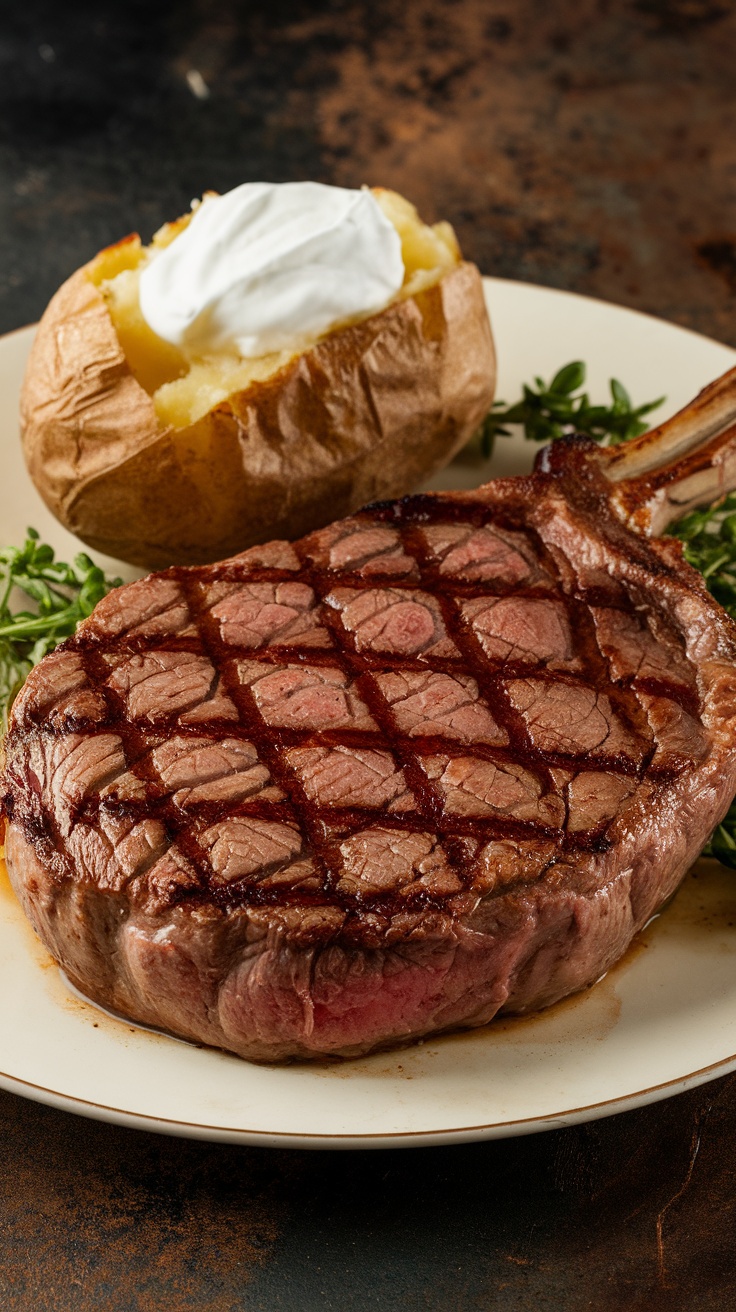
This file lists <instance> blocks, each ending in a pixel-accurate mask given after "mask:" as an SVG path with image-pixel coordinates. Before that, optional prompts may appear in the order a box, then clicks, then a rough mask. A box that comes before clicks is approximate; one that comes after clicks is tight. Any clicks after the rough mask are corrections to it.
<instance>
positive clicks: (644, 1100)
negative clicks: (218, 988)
mask: <svg viewBox="0 0 736 1312" xmlns="http://www.w3.org/2000/svg"><path fill="white" fill-rule="evenodd" d="M180 1041H181V1040H180ZM212 1051H213V1052H217V1051H218V1049H216V1048H213V1049H212ZM733 1070H736V1054H733V1055H731V1056H729V1057H723V1058H721V1059H720V1060H719V1061H717V1062H712V1063H711V1064H710V1065H708V1066H703V1067H701V1068H700V1069H699V1070H696V1071H691V1072H690V1073H689V1074H688V1075H682V1076H678V1077H676V1078H675V1079H672V1080H665V1081H663V1083H662V1084H653V1085H651V1086H649V1087H648V1088H646V1089H639V1090H637V1091H636V1092H635V1093H627V1094H621V1095H620V1096H619V1097H618V1098H607V1099H604V1100H603V1101H602V1102H596V1103H588V1104H585V1105H583V1106H581V1107H575V1108H571V1109H569V1110H567V1111H560V1112H550V1113H549V1114H548V1115H545V1116H530V1117H527V1118H525V1119H521V1120H518V1121H490V1122H487V1123H484V1124H481V1125H462V1126H456V1127H455V1128H453V1129H449V1130H397V1131H394V1132H393V1133H390V1134H387V1133H378V1132H376V1133H369V1134H362V1135H355V1134H334V1135H328V1134H310V1133H309V1132H308V1131H306V1132H305V1131H294V1130H277V1131H274V1130H253V1129H241V1128H237V1127H233V1126H220V1125H206V1124H205V1123H204V1122H201V1121H182V1120H176V1119H174V1118H169V1117H164V1116H150V1115H146V1114H145V1113H143V1112H131V1111H124V1110H123V1109H122V1108H119V1107H111V1106H108V1105H107V1104H105V1103H99V1102H92V1101H90V1100H88V1099H86V1098H79V1097H74V1096H72V1095H71V1094H64V1093H57V1091H56V1090H55V1089H47V1088H46V1087H45V1086H44V1085H41V1084H35V1083H34V1082H33V1081H31V1080H23V1079H21V1078H20V1077H19V1076H14V1075H7V1074H6V1072H5V1071H0V1089H3V1090H5V1092H7V1093H15V1094H18V1095H19V1096H20V1097H24V1098H26V1099H28V1100H29V1101H31V1102H37V1103H40V1104H41V1105H42V1106H46V1107H51V1108H53V1109H55V1110H57V1111H65V1112H73V1113H76V1115H78V1116H83V1117H84V1118H85V1119H87V1120H94V1121H99V1122H101V1123H102V1124H108V1125H119V1126H122V1127H123V1128H125V1129H133V1130H145V1131H147V1132H148V1133H152V1134H165V1135H168V1136H170V1137H172V1138H182V1139H199V1140H203V1141H205V1142H210V1143H242V1144H246V1145H249V1146H252V1147H273V1148H285V1149H286V1148H303V1149H308V1150H331V1149H343V1150H346V1151H355V1150H357V1149H363V1148H364V1149H366V1150H369V1149H383V1148H421V1147H426V1148H440V1147H448V1146H451V1145H452V1144H453V1143H475V1142H478V1143H480V1142H482V1141H483V1140H488V1139H513V1138H516V1137H522V1136H525V1135H528V1134H541V1133H544V1132H545V1131H546V1130H559V1129H564V1128H566V1127H567V1126H572V1125H581V1124H586V1123H587V1122H588V1121H594V1120H603V1119H604V1118H605V1117H606V1116H613V1115H616V1114H617V1110H616V1109H617V1106H618V1104H622V1105H621V1106H618V1112H619V1113H620V1112H625V1111H636V1110H637V1108H640V1107H647V1106H650V1105H651V1104H653V1103H657V1102H663V1101H665V1099H667V1098H668V1097H674V1096H676V1095H677V1094H678V1093H686V1092H687V1091H688V1090H689V1089H693V1088H697V1087H698V1085H700V1084H708V1083H709V1082H710V1081H711V1080H714V1079H718V1077H719V1075H728V1074H731V1073H732V1071H733ZM29 1090H30V1091H32V1092H29Z"/></svg>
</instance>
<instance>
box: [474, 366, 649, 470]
mask: <svg viewBox="0 0 736 1312" xmlns="http://www.w3.org/2000/svg"><path fill="white" fill-rule="evenodd" d="M585 377H586V368H585V365H584V364H583V362H582V360H573V361H572V363H571V364H566V365H564V366H563V368H562V369H558V371H557V373H556V374H555V376H554V378H553V379H552V382H551V383H545V382H544V380H543V379H542V378H535V379H534V385H533V386H532V385H531V384H524V386H523V388H522V396H521V399H520V400H519V401H516V402H515V403H514V404H513V405H507V404H506V402H505V401H496V402H495V403H494V406H493V409H492V410H491V411H490V413H489V414H488V415H487V417H486V418H485V419H484V421H483V423H482V425H481V427H480V430H479V432H478V433H477V434H476V436H475V438H473V439H471V442H472V448H471V449H472V450H473V451H477V453H478V454H479V455H481V456H482V457H483V458H484V459H488V458H489V457H490V456H491V455H492V453H493V447H494V443H495V441H496V438H497V437H510V436H511V433H510V432H509V425H511V424H520V425H521V427H522V428H523V430H524V437H526V438H528V439H529V441H530V442H554V441H555V440H556V439H557V438H560V437H567V436H569V435H570V434H571V433H585V435H586V437H591V438H592V439H593V441H595V442H604V443H606V444H608V445H613V444H615V443H618V442H627V441H628V440H629V438H631V437H638V436H639V434H640V433H645V432H646V430H647V428H648V427H649V425H648V423H646V422H645V419H644V416H645V415H648V414H651V412H652V411H653V410H656V409H657V406H660V405H661V404H662V402H663V400H664V397H663V396H660V397H658V398H657V400H656V401H647V402H646V403H645V404H644V405H639V406H634V405H633V404H632V401H631V397H630V396H629V393H628V392H627V390H626V388H625V387H624V385H623V383H621V382H619V380H618V378H612V379H611V380H610V383H609V386H610V389H611V404H610V405H591V403H590V399H589V397H588V393H587V392H584V391H583V390H582V388H583V387H584V385H585Z"/></svg>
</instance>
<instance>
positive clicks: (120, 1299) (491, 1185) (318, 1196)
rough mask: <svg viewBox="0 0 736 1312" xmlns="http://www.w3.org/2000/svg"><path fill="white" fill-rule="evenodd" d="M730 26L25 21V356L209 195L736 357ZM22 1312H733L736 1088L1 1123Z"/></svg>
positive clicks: (145, 10)
mask: <svg viewBox="0 0 736 1312" xmlns="http://www.w3.org/2000/svg"><path fill="white" fill-rule="evenodd" d="M735 61H736V9H734V6H733V5H731V4H729V3H728V0H724V2H723V3H719V0H611V2H609V3H606V0H575V3H573V2H572V0H547V3H542V0H454V2H453V0H414V3H411V4H408V5H406V6H403V7H400V6H396V5H395V4H392V3H391V0H370V2H369V0H318V3H313V4H309V3H308V2H307V0H304V2H303V3H300V2H299V0H271V2H270V3H268V4H266V3H263V0H258V2H257V3H256V2H255V0H252V2H251V3H247V0H223V2H222V3H219V4H214V5H207V4H205V3H197V2H196V0H189V2H188V3H184V2H183V0H159V3H158V5H156V6H153V5H145V4H143V3H141V2H140V0H138V2H137V3H128V4H127V5H114V4H112V3H102V2H98V3H92V0H89V2H87V3H70V4H68V5H66V6H62V5H53V4H52V3H50V0H27V2H26V3H25V4H23V5H19V4H15V5H10V4H8V3H7V0H6V3H4V4H2V6H0V73H1V74H2V75H1V76H0V179H1V185H0V215H1V219H0V331H6V330H9V329H12V328H16V327H18V326H20V325H21V324H23V323H26V322H28V321H30V320H32V319H34V318H36V317H37V316H38V315H39V314H40V312H41V311H42V309H43V307H44V305H45V303H46V301H47V299H48V297H49V296H50V294H51V293H52V291H53V290H54V289H55V288H56V286H57V285H58V284H59V282H60V281H61V280H62V279H63V278H64V277H65V276H66V275H67V274H68V273H69V272H70V271H71V270H72V269H73V268H75V267H76V266H77V265H78V264H80V263H81V262H82V261H83V260H85V259H86V258H88V257H89V256H90V255H91V254H92V253H93V252H94V251H95V250H97V249H98V248H99V247H100V246H102V245H104V244H106V243H107V242H109V241H111V240H114V239H115V238H117V237H119V236H120V235H122V234H123V233H125V232H127V231H129V230H131V229H133V228H136V229H139V230H141V231H142V232H143V233H144V234H150V233H151V232H152V231H153V229H154V228H155V227H156V226H157V225H158V224H159V223H160V221H161V219H162V218H164V217H166V216H172V215H175V214H177V213H179V212H181V210H182V209H183V208H185V207H186V206H187V204H188V202H189V200H190V199H191V197H192V196H194V195H197V194H200V193H201V191H202V190H203V189H204V188H206V187H208V186H209V187H214V188H217V189H220V190H224V189H226V188H228V187H231V186H234V185H235V184H237V183H239V182H241V181H244V180H247V179H249V178H259V177H266V178H272V179H275V180H287V179H298V178H318V179H321V180H323V181H331V182H336V183H341V184H347V185H358V184H361V183H363V182H378V183H383V184H386V185H389V186H395V187H397V188H398V189H400V190H401V191H403V192H404V193H405V194H407V195H408V196H410V197H411V198H412V199H413V200H414V201H416V202H417V204H418V205H419V207H420V209H421V210H422V212H423V214H425V215H426V216H427V217H430V218H438V217H447V218H449V219H451V220H452V222H453V223H454V224H455V226H456V228H457V231H458V234H459V237H460V240H461V243H462V245H463V249H464V251H465V253H466V254H467V255H468V256H469V257H471V258H473V259H475V260H477V262H478V263H479V264H480V266H481V268H482V269H483V270H484V272H488V273H495V274H498V275H501V276H506V277H515V278H520V279H525V280H531V281H536V282H542V283H548V284H550V285H552V286H558V287H565V288H571V289H574V290H576V291H580V292H584V293H588V294H591V295H595V296H600V297H603V298H605V299H609V300H613V301H618V302H621V303H624V304H627V305H631V306H635V307H636V308H638V309H642V310H647V311H650V312H652V313H654V314H659V315H662V316H663V317H665V318H669V319H672V320H674V321H676V322H678V323H682V324H686V325H688V326H690V327H692V328H696V329H698V330H699V331H701V332H705V333H708V334H710V335H711V336H714V337H718V338H720V339H722V340H723V341H727V342H730V343H731V344H733V345H736V315H735V314H734V309H735V308H736V95H735V92H734V87H735V86H736V82H735V79H734V75H733V68H734V63H735ZM0 1121H1V1123H2V1137H3V1152H2V1166H1V1167H0V1307H2V1308H3V1310H4V1312H15V1310H16V1309H18V1310H20V1309H22V1310H23V1312H37V1310H38V1312H72V1310H73V1312H91V1310H92V1309H101V1310H102V1309H104V1312H149V1310H151V1312H153V1309H156V1312H159V1310H160V1309H172V1310H174V1312H179V1309H187V1308H192V1309H194V1308H196V1309H198V1312H231V1310H232V1312H235V1310H239V1309H247V1310H248V1312H250V1310H251V1309H253V1312H256V1310H258V1312H260V1310H261V1309H262V1310H263V1312H277V1310H278V1309H284V1310H285V1312H312V1310H313V1309H314V1310H315V1312H316V1310H317V1309H323V1308H325V1309H330V1308H333V1309H337V1310H338V1312H347V1310H348V1309H361V1312H362V1310H363V1309H366V1308H375V1309H379V1310H384V1309H385V1310H386V1312H388V1310H389V1309H391V1310H393V1309H395V1308H404V1309H406V1312H413V1310H414V1309H417V1312H418V1310H419V1309H429V1310H430V1312H433V1310H437V1312H439V1310H440V1309H442V1310H443V1312H444V1309H450V1308H452V1309H458V1312H470V1309H474V1310H475V1309H481V1310H485V1309H491V1308H492V1309H494V1310H496V1309H497V1310H498V1312H510V1310H511V1309H514V1312H526V1310H527V1309H529V1312H531V1309H534V1310H535V1312H536V1309H541V1308H550V1309H564V1312H583V1309H594V1310H595V1312H619V1310H621V1312H624V1309H626V1312H634V1310H635V1309H636V1310H639V1312H656V1310H657V1309H660V1308H661V1309H667V1310H668V1312H677V1309H683V1312H710V1309H713V1310H714V1312H715V1310H716V1309H718V1312H720V1310H721V1309H723V1308H731V1307H736V1262H735V1260H734V1244H735V1240H736V1233H735V1221H734V1217H735V1205H736V1169H735V1168H736V1077H730V1078H727V1079H722V1080H719V1081H716V1082H715V1083H713V1084H710V1085H707V1086H705V1087H703V1088H701V1089H699V1090H696V1091H695V1092H694V1093H690V1094H686V1095H682V1096H680V1097H678V1098H675V1099H672V1100H671V1101H669V1102H667V1103H663V1104H659V1105H657V1106H654V1107H650V1108H647V1109H645V1110H643V1111H639V1112H631V1113H628V1114H626V1115H623V1116H619V1117H615V1118H612V1119H610V1120H606V1121H600V1122H597V1123H595V1124H592V1125H589V1126H583V1127H581V1128H577V1129H569V1130H562V1131H556V1132H550V1133H547V1134H544V1135H541V1136H535V1137H532V1138H528V1139H519V1140H507V1141H503V1142H497V1143H486V1144H477V1145H469V1146H464V1147H456V1148H445V1149H431V1150H423V1151H422V1150H414V1151H404V1152H394V1153H389V1152H380V1153H366V1154H356V1153H336V1154H334V1155H330V1154H325V1153H314V1154H309V1153H299V1152H286V1151H283V1152H279V1151H267V1150H257V1149H247V1148H233V1147H227V1146H222V1145H208V1144H203V1143H188V1142H183V1141H178V1140H174V1139H171V1140H168V1139H165V1138H157V1137H154V1136H148V1135H145V1134H140V1133H135V1132H132V1131H127V1130H122V1129H118V1128H115V1127H112V1126H108V1125H103V1124H97V1123H94V1122H88V1121H84V1120H81V1119H79V1118H77V1117H74V1116H70V1115H65V1114H62V1113H58V1112H54V1111H51V1110H49V1109H47V1108H44V1107H41V1106H37V1105H35V1104H33V1103H30V1102H24V1101H22V1100H21V1099H19V1098H15V1097H13V1096H11V1095H9V1094H2V1095H0Z"/></svg>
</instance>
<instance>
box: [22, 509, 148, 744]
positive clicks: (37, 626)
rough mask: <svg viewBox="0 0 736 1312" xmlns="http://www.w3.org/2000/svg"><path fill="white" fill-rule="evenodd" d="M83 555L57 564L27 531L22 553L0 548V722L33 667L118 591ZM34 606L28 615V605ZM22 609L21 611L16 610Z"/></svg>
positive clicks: (33, 533) (49, 551)
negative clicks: (98, 605) (111, 591)
mask: <svg viewBox="0 0 736 1312" xmlns="http://www.w3.org/2000/svg"><path fill="white" fill-rule="evenodd" d="M121 581H122V580H121V579H107V578H105V575H104V574H103V572H102V570H101V569H100V568H99V566H97V565H95V564H94V562H93V561H92V560H90V558H89V556H87V555H86V554H85V553H84V552H80V554H79V555H78V556H75V557H74V563H73V564H72V565H65V564H64V563H63V562H62V561H59V560H56V558H55V556H54V552H53V550H52V548H51V547H49V546H46V544H45V543H43V542H41V541H40V538H39V534H38V533H37V532H36V530H35V529H34V528H29V529H28V532H27V536H26V540H25V543H24V544H23V546H22V547H2V548H0V720H1V722H2V729H3V730H4V729H5V727H6V725H7V719H8V713H9V711H10V707H11V706H12V704H13V699H14V697H15V695H16V693H17V692H18V689H19V688H20V687H21V685H22V684H23V682H24V680H25V679H26V677H27V675H28V672H29V670H30V669H31V668H32V666H34V665H36V664H37V663H38V661H40V659H41V657H42V656H45V655H46V653H47V652H49V651H53V649H54V647H57V646H58V645H59V643H60V642H61V641H62V639H63V638H68V637H69V636H70V635H71V634H72V633H74V631H75V629H76V627H77V625H78V623H79V621H80V620H83V619H84V618H85V617H86V616H87V615H89V614H90V613H91V612H92V610H93V609H94V607H95V606H96V605H97V602H98V601H100V600H101V599H102V597H104V596H105V594H106V593H108V592H109V591H110V589H111V588H114V587H117V586H119V584H120V583H121ZM27 601H28V602H31V603H32V609H28V608H27V605H26V603H27ZM18 604H20V609H18Z"/></svg>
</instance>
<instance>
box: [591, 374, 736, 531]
mask: <svg viewBox="0 0 736 1312" xmlns="http://www.w3.org/2000/svg"><path fill="white" fill-rule="evenodd" d="M598 459H599V461H600V464H601V466H602V472H603V473H604V475H605V477H606V479H607V480H608V481H609V482H610V483H612V484H613V485H614V488H613V490H612V494H611V502H612V505H613V506H614V508H615V510H616V512H617V514H618V515H619V516H620V517H621V519H623V520H624V522H625V523H626V524H628V525H629V527H630V528H632V529H635V530H637V531H638V532H640V533H644V534H645V535H646V536H652V537H656V536H658V535H659V534H660V533H662V532H663V531H664V529H665V528H666V527H667V525H668V524H669V523H671V522H672V521H673V520H676V519H680V518H681V517H682V516H683V515H686V514H687V513H688V511H690V510H692V509H694V507H695V506H699V505H704V504H708V503H709V502H713V501H716V500H718V498H719V497H722V496H725V494H726V493H727V492H729V491H730V490H731V489H733V488H736V368H734V369H730V370H729V371H728V372H727V373H725V374H723V375H722V377H720V378H717V379H716V380H715V381H714V382H712V383H710V384H709V385H708V386H707V387H705V388H704V389H703V391H702V392H699V393H698V395H697V396H696V397H695V399H694V401H691V402H690V404H689V405H686V406H685V408H684V409H683V410H680V411H679V412H678V413H677V414H676V415H673V416H672V418H671V419H668V420H667V421H666V422H665V423H664V424H660V425H659V427H658V428H653V429H652V430H651V431H650V432H648V433H644V434H643V435H642V436H641V437H637V438H634V439H633V441H630V442H626V443H623V444H622V445H621V446H614V447H606V448H604V449H603V450H601V451H600V452H599V453H598Z"/></svg>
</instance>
